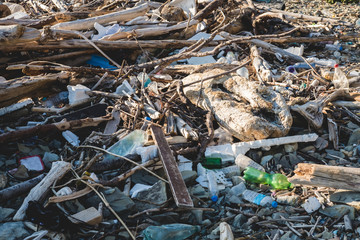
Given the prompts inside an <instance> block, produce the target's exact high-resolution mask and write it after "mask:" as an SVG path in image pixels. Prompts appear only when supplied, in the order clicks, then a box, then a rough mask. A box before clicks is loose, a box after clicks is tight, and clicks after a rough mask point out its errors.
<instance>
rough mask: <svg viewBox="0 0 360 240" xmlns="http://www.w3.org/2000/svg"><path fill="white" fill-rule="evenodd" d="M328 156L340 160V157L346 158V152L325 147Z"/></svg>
mask: <svg viewBox="0 0 360 240" xmlns="http://www.w3.org/2000/svg"><path fill="white" fill-rule="evenodd" d="M325 152H326V153H327V154H326V158H327V159H331V160H338V159H339V158H345V154H343V153H342V152H340V151H336V150H332V149H325Z"/></svg>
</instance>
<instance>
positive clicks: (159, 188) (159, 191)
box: [135, 180, 167, 205]
mask: <svg viewBox="0 0 360 240" xmlns="http://www.w3.org/2000/svg"><path fill="white" fill-rule="evenodd" d="M135 199H138V200H141V201H145V202H149V203H153V204H157V205H161V204H163V203H165V202H166V201H167V195H166V184H165V182H163V181H161V180H160V181H158V182H157V183H155V184H154V185H152V186H151V188H149V189H146V190H144V191H141V192H139V193H138V194H137V195H136V197H135Z"/></svg>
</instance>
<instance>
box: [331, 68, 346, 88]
mask: <svg viewBox="0 0 360 240" xmlns="http://www.w3.org/2000/svg"><path fill="white" fill-rule="evenodd" d="M334 68H335V72H334V77H333V79H332V82H333V84H334V86H335V88H337V89H339V88H349V80H348V79H347V77H346V75H345V73H344V72H343V71H342V70H341V69H340V68H339V65H338V64H335V65H334Z"/></svg>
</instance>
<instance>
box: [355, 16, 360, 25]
mask: <svg viewBox="0 0 360 240" xmlns="http://www.w3.org/2000/svg"><path fill="white" fill-rule="evenodd" d="M355 25H356V26H357V27H360V18H358V19H357V20H356V22H355Z"/></svg>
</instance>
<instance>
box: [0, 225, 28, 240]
mask: <svg viewBox="0 0 360 240" xmlns="http://www.w3.org/2000/svg"><path fill="white" fill-rule="evenodd" d="M29 235H30V232H29V231H28V230H27V229H26V228H25V225H24V223H23V222H6V223H2V224H0V239H1V240H17V239H24V238H25V237H27V236H29Z"/></svg>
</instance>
